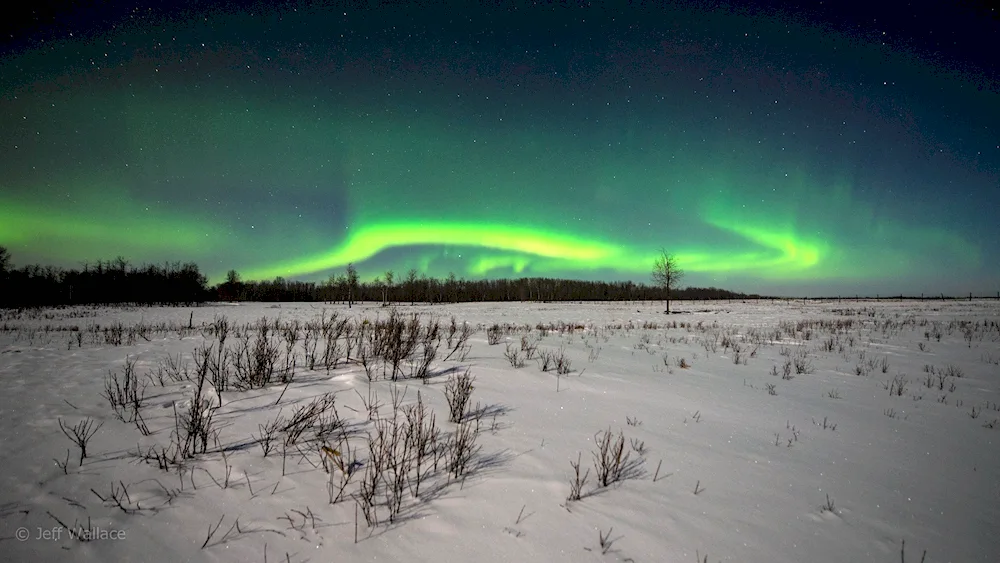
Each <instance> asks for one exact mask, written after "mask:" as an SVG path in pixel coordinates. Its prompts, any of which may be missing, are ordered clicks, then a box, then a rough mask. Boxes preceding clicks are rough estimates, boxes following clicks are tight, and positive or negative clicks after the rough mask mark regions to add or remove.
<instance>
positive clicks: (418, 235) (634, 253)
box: [244, 221, 825, 279]
mask: <svg viewBox="0 0 1000 563" xmlns="http://www.w3.org/2000/svg"><path fill="white" fill-rule="evenodd" d="M730 230H732V231H733V232H735V233H737V234H738V235H740V236H742V237H744V238H745V239H747V240H748V241H750V242H753V243H755V244H756V245H757V247H758V249H757V250H754V251H752V252H746V253H736V254H734V253H731V252H727V251H725V250H716V251H708V250H702V251H698V250H686V249H684V248H680V249H676V250H673V249H672V250H671V252H675V253H676V255H677V257H678V261H679V263H680V265H681V267H683V268H684V269H685V270H688V271H692V272H733V271H738V272H756V273H758V274H761V275H773V276H780V275H783V274H790V273H795V272H800V273H801V272H808V271H809V270H810V269H811V268H815V267H817V266H819V265H820V263H821V258H822V254H823V252H824V250H825V249H824V248H823V247H822V245H819V244H815V243H813V244H810V243H806V242H802V241H799V240H796V239H795V238H794V237H792V236H791V235H787V234H782V233H775V232H768V231H764V230H760V229H751V228H741V227H735V228H731V229H730ZM410 246H454V247H462V248H471V249H488V250H490V251H504V252H501V253H480V254H479V255H475V256H471V257H469V260H468V262H467V263H468V267H467V271H466V273H469V274H473V275H479V276H485V275H489V274H490V272H493V271H496V270H504V269H509V270H511V271H513V272H515V273H522V272H524V271H525V270H526V269H527V268H528V267H529V266H531V267H533V272H535V273H546V272H559V271H568V270H576V271H587V270H591V271H592V270H601V269H609V270H615V271H619V272H628V273H632V274H640V275H642V274H645V273H648V271H649V269H650V267H651V264H652V261H653V259H654V258H655V257H656V255H657V252H658V250H657V249H655V248H643V247H630V246H628V245H625V244H612V243H607V242H602V241H597V240H593V239H588V238H584V237H578V236H574V235H571V234H567V233H563V232H556V231H541V230H538V229H531V228H527V227H522V226H514V225H501V224H474V223H458V222H436V223H428V222H418V221H400V222H394V223H384V224H370V225H363V226H361V227H359V228H356V229H354V230H353V231H352V234H351V235H350V236H349V237H348V238H347V240H345V241H344V242H343V243H342V244H340V245H339V246H337V247H335V248H334V249H332V250H331V251H330V252H327V253H321V254H316V255H313V256H309V257H305V258H302V259H296V260H289V261H285V262H281V263H278V264H274V265H269V266H265V267H258V268H253V269H251V270H248V271H246V272H244V275H245V277H246V278H247V279H272V278H275V277H279V276H280V277H286V278H288V277H296V276H309V275H313V274H318V273H321V272H325V271H328V270H332V269H335V268H340V267H343V266H346V265H347V264H349V263H355V264H358V263H362V262H364V261H366V260H368V259H370V258H372V257H374V256H376V255H377V254H378V253H380V252H382V251H384V250H387V249H390V248H394V247H410Z"/></svg>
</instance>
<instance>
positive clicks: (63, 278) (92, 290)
mask: <svg viewBox="0 0 1000 563" xmlns="http://www.w3.org/2000/svg"><path fill="white" fill-rule="evenodd" d="M655 281H658V282H659V281H660V280H655ZM748 297H749V298H752V297H756V296H751V295H744V294H742V293H735V292H732V291H727V290H724V289H717V288H714V287H709V288H693V287H689V288H683V289H678V288H676V287H669V286H667V285H662V284H660V283H658V284H657V285H646V284H642V283H638V284H637V283H634V282H631V281H613V282H608V281H588V280H572V279H556V278H517V279H482V280H466V279H462V278H458V277H456V276H455V274H453V273H452V274H450V275H448V277H446V278H444V279H438V278H433V277H427V276H426V275H424V274H419V273H418V272H417V271H416V270H415V269H413V270H410V271H409V272H407V275H406V276H405V277H404V276H400V277H397V276H396V275H395V274H394V273H393V272H392V271H388V272H385V273H384V274H382V275H380V276H377V277H376V278H374V279H372V280H369V281H362V280H361V279H360V278H359V276H358V273H357V270H356V268H355V267H354V266H353V265H348V266H347V268H346V269H345V270H344V272H343V273H342V274H339V275H336V274H335V275H331V276H330V277H329V279H327V280H325V281H322V282H305V281H296V280H286V279H284V278H280V277H279V278H275V279H273V280H264V281H243V280H242V278H241V276H240V275H239V273H238V272H236V271H235V270H230V271H229V273H228V274H227V276H226V280H225V281H223V282H222V283H220V284H218V285H215V286H209V285H208V280H207V278H206V277H205V276H204V275H203V274H202V273H201V271H200V270H199V268H198V266H197V264H194V263H190V262H188V263H180V262H172V263H166V264H162V265H156V264H143V265H133V264H130V263H129V262H128V261H127V260H125V259H124V258H121V257H118V258H115V259H114V260H98V261H96V262H94V263H92V264H91V263H88V264H84V265H83V266H82V267H81V268H79V269H63V268H56V267H52V266H44V267H43V266H39V265H28V266H22V267H19V268H15V267H13V265H12V263H11V260H10V254H9V253H8V252H7V250H6V249H5V248H4V247H0V307H8V308H10V307H36V306H51V305H81V304H138V305H190V304H195V303H204V302H208V301H269V302H274V301H285V302H289V301H306V302H310V301H312V302H344V303H347V304H353V303H355V302H358V301H365V302H378V303H383V304H398V303H462V302H470V301H654V300H665V299H667V298H671V299H736V298H748Z"/></svg>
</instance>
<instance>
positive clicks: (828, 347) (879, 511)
mask: <svg viewBox="0 0 1000 563" xmlns="http://www.w3.org/2000/svg"><path fill="white" fill-rule="evenodd" d="M673 308H674V310H675V311H678V312H679V313H680V314H676V315H670V316H666V315H664V314H662V304H660V303H632V304H623V303H596V304H540V303H523V304H491V303H483V304H462V305H449V306H420V305H418V306H410V305H408V304H403V305H400V306H399V307H397V308H396V310H397V311H398V313H399V315H400V316H399V317H396V318H395V320H401V321H403V322H402V323H401V324H399V325H398V326H399V327H400V328H401V329H402V332H400V333H398V335H397V336H395V337H394V334H396V333H394V331H393V326H394V325H393V324H392V323H387V322H386V321H387V319H389V318H390V308H383V307H379V306H375V305H371V304H365V305H356V306H355V307H354V308H352V309H348V308H347V307H346V306H343V305H326V306H323V305H320V304H281V305H264V304H242V305H218V306H206V307H196V308H127V309H112V308H71V309H58V310H42V311H28V312H22V313H16V312H6V313H2V314H0V381H2V382H3V387H2V391H3V392H2V393H0V420H2V429H0V554H2V555H0V559H2V560H6V561H216V560H217V561H241V562H244V561H261V562H263V561H274V562H278V561H292V562H300V561H315V562H319V561H442V562H443V561H477V562H478V561H636V562H673V561H681V562H687V563H690V562H692V561H695V559H696V558H697V560H698V561H708V562H715V561H751V562H775V563H778V562H794V563H803V562H810V563H813V562H820V563H822V562H838V563H840V562H845V561H864V562H871V561H884V562H895V561H900V560H901V558H902V557H905V561H911V562H914V563H915V562H918V561H921V557H922V556H923V554H924V552H925V551H926V559H925V561H926V562H928V563H932V562H933V563H938V562H946V561H953V562H974V561H978V562H995V561H998V560H1000V535H998V531H1000V445H998V442H1000V304H998V302H996V301H972V302H870V301H842V302H836V301H831V302H802V301H794V302H777V303H772V302H746V303H744V302H717V303H695V302H681V303H675V304H674V306H673ZM414 313H416V314H418V315H419V318H418V320H419V325H418V326H417V325H413V326H409V322H410V321H409V319H410V317H411V315H412V314H414ZM262 317H266V319H268V321H267V324H268V326H269V327H270V330H269V331H268V333H267V335H266V336H265V337H264V339H263V341H260V344H261V346H258V341H259V340H260V330H259V319H261V318H262ZM452 317H454V319H455V320H456V325H455V326H456V333H455V334H454V335H452V336H451V337H449V333H450V326H451V322H452V321H451V319H452ZM331 319H333V321H331ZM344 319H346V320H347V321H348V322H347V323H343V324H341V325H339V329H340V330H342V331H343V332H341V333H340V335H339V337H338V334H337V332H336V331H337V330H338V322H339V321H341V320H344ZM363 319H367V320H368V322H364V321H363ZM224 320H227V321H228V322H229V324H230V325H231V328H230V331H229V333H228V336H227V339H226V340H225V345H224V349H225V350H226V352H225V353H224V354H222V356H221V361H220V356H219V354H218V350H219V344H218V341H219V339H218V335H219V325H221V324H225V323H224V322H223V321H224ZM435 321H438V322H439V323H440V329H439V330H440V332H439V333H438V334H437V335H436V336H435V335H434V334H431V335H429V336H428V334H427V331H428V329H429V328H432V327H433V323H434V322H435ZM463 323H468V324H469V326H470V327H472V328H474V329H475V332H474V333H472V334H471V336H470V337H469V339H468V341H467V343H465V344H462V343H461V342H460V338H461V332H462V325H463ZM494 324H496V325H497V326H496V327H495V328H493V330H492V331H491V330H489V329H490V328H491V327H493V325H494ZM324 325H325V326H324ZM359 327H362V328H359ZM359 331H361V337H360V338H359V337H358V334H359ZM348 335H350V336H348ZM490 335H492V336H493V337H495V338H498V339H499V343H498V344H495V345H491V344H490V343H489V341H488V339H489V337H490ZM522 339H523V344H522ZM289 340H292V345H291V351H290V352H291V353H290V355H289V343H288V342H289ZM411 341H412V343H413V344H414V346H413V350H412V351H411V352H412V353H410V354H406V352H407V350H406V346H407V343H409V342H411ZM449 341H450V344H449ZM393 342H395V343H396V346H393V344H392V343H393ZM385 343H388V344H385ZM508 344H509V346H508ZM207 345H210V346H212V348H211V350H208V351H207V352H205V347H206V346H207ZM265 345H267V346H265ZM348 345H350V346H351V349H350V351H349V352H348V351H347V349H346V348H347V346H348ZM268 346H272V348H271V349H270V351H269V350H268ZM328 346H329V348H330V353H329V354H327V353H326V349H327V348H328ZM532 347H535V350H534V353H533V354H532V359H524V356H526V355H527V354H528V352H527V351H525V350H523V348H528V349H530V348H532ZM198 350H202V352H198ZM241 350H242V352H244V353H242V354H241V353H240V351H241ZM379 350H382V352H381V353H380V352H379ZM393 350H402V352H403V353H402V354H397V356H400V357H398V358H396V360H397V361H398V371H397V372H396V375H397V377H396V380H395V381H393V380H392V377H391V375H392V373H393V366H392V363H393V357H392V356H393ZM425 352H426V353H428V354H429V353H431V352H436V353H435V354H434V359H433V361H431V362H430V363H429V367H428V371H427V373H426V375H427V378H426V381H424V380H422V379H419V378H414V377H412V375H413V374H414V373H415V372H418V371H419V370H420V365H419V364H420V361H421V359H422V358H423V357H424V354H425ZM348 354H349V356H350V359H347V358H345V357H344V356H346V355H348ZM449 355H450V357H448V356H449ZM508 355H509V356H511V358H507V357H505V356H508ZM545 355H548V356H551V357H552V359H553V362H552V363H553V365H552V366H551V369H549V370H548V371H542V369H541V366H540V364H541V357H542V356H545ZM446 357H448V358H447V359H446ZM559 357H563V358H564V360H565V362H564V364H563V366H562V367H563V371H566V372H567V373H563V374H559V373H557V370H556V367H555V366H556V364H557V360H558V358H559ZM205 358H207V361H205V360H204V359H205ZM268 358H272V359H274V360H275V364H274V366H273V373H271V374H270V377H271V381H270V382H269V383H266V384H264V383H263V381H265V380H266V379H267V376H268V374H267V373H266V372H267V369H268V368H269V367H270V366H269V365H268V361H269V360H268ZM522 359H523V361H524V365H523V366H522V367H514V365H512V364H514V363H518V362H519V361H521V360H522ZM202 363H204V365H205V369H204V371H205V373H206V377H207V379H206V381H205V382H204V384H203V386H202V393H201V399H202V401H201V406H200V407H199V406H198V405H197V404H195V405H194V406H192V399H193V396H194V395H195V393H196V391H197V388H198V381H197V380H198V377H197V373H198V365H199V364H202ZM129 365H131V368H128V366H129ZM261 365H264V368H261ZM220 366H221V367H220ZM328 366H329V367H328ZM366 366H367V372H368V373H366ZM682 366H684V367H682ZM129 373H131V374H134V376H135V382H136V383H137V384H138V387H137V388H135V391H136V393H135V394H136V395H137V400H138V401H139V408H138V413H137V412H136V409H135V406H134V405H133V404H130V401H129V399H128V397H129V396H130V390H129V389H122V390H121V391H120V392H121V394H122V398H123V399H124V400H125V403H126V404H124V405H121V406H120V407H119V409H118V413H119V414H120V416H117V415H116V412H115V410H114V409H113V407H112V404H111V401H109V399H108V398H107V397H106V396H105V395H108V394H110V395H111V396H112V398H113V399H115V398H117V396H118V393H119V390H117V389H115V388H114V387H115V381H117V383H118V385H119V386H125V385H126V382H127V381H129V378H128V377H127V376H128V375H129ZM466 373H468V374H469V375H471V376H472V377H474V381H473V382H472V385H473V390H472V395H471V402H470V405H469V406H468V407H467V409H466V410H465V411H463V412H464V414H462V419H463V421H464V422H462V423H461V424H458V423H454V422H449V402H448V401H447V400H446V389H448V388H449V385H451V386H452V387H454V386H455V385H456V384H458V383H459V382H460V379H461V376H463V375H464V374H466ZM185 374H186V375H185ZM241 374H242V375H241ZM383 374H384V375H383ZM222 378H225V379H226V382H225V385H226V387H225V388H224V389H223V390H222V391H221V393H217V392H216V391H215V390H214V387H213V386H212V381H213V379H214V380H215V381H216V383H218V384H219V385H223V384H222V383H221V379H222ZM289 378H290V383H287V384H286V383H283V382H282V380H283V379H285V380H288V379H289ZM241 379H242V384H241V383H240V381H241ZM370 379H371V380H374V381H370ZM449 381H451V383H450V384H449ZM108 385H110V386H111V389H108V388H107V386H108ZM261 385H263V387H261ZM237 386H239V387H253V388H251V389H248V390H237V389H235V388H234V387H237ZM327 394H330V395H327ZM418 394H419V395H418ZM220 395H221V399H220V397H219V396H220ZM418 396H419V398H420V402H421V403H422V404H423V405H424V407H425V412H424V417H423V424H410V421H411V420H413V419H415V418H417V417H418V415H419V410H418V409H417V407H416V404H417V401H418ZM220 402H221V406H219V404H220ZM309 408H312V409H313V411H312V412H311V413H310V411H309V410H308V409H309ZM191 413H195V414H194V418H195V420H194V422H195V423H197V422H199V421H200V422H203V423H205V424H204V425H203V426H205V427H206V428H205V434H204V436H205V438H206V441H205V442H200V441H199V440H196V439H193V440H192V441H191V442H190V443H188V444H187V446H185V444H184V442H185V441H186V440H185V439H186V438H187V435H188V433H189V431H188V430H187V429H186V428H185V425H191V422H192V419H191V416H192V414H191ZM431 413H433V415H434V416H435V420H434V421H433V423H432V422H431V420H430V414H431ZM310 414H311V415H313V416H310ZM199 417H202V418H200V419H199ZM209 417H210V418H209ZM88 418H90V419H91V422H92V426H91V427H90V430H92V431H94V432H93V436H92V438H91V439H90V440H89V443H88V444H87V457H86V458H85V459H83V461H82V465H81V464H80V448H79V447H78V445H76V444H74V443H73V441H71V439H70V438H68V437H67V435H66V434H65V433H64V432H63V431H62V430H61V429H60V422H61V423H62V424H63V425H64V426H66V427H67V432H68V433H69V434H70V435H72V433H73V430H72V428H71V427H73V426H75V425H77V424H78V423H81V422H83V423H86V422H87V419H88ZM98 425H99V426H98ZM142 426H145V428H146V430H147V431H148V435H145V434H146V433H147V432H144V431H143V429H142V428H141V427H142ZM269 427H270V429H269ZM82 431H83V432H84V433H87V429H82ZM394 432H395V434H394ZM605 432H608V434H605ZM267 435H270V436H271V440H270V443H269V446H270V448H269V450H270V451H268V453H267V455H265V453H264V449H265V446H267V445H268V444H266V443H265V442H267V440H266V439H264V438H263V436H267ZM408 437H409V438H408ZM620 437H621V439H622V442H623V444H622V445H623V448H622V454H621V457H620V458H619V457H618V456H617V455H616V452H615V448H614V446H615V445H616V442H617V441H618V440H619V438H620ZM192 438H198V436H197V435H195V436H193V437H192ZM602 438H608V439H609V442H610V444H609V445H610V446H611V451H609V452H608V455H607V456H606V457H605V461H606V462H607V464H608V465H610V467H609V468H608V469H610V471H609V474H608V475H607V480H608V481H611V482H610V484H609V485H608V486H599V483H598V475H597V473H598V472H597V468H596V467H595V456H597V454H599V449H600V448H599V444H598V442H599V441H600V440H601V439H602ZM202 446H204V447H202ZM372 447H374V448H376V450H378V451H379V452H381V453H379V454H378V455H377V456H374V455H373V454H372V453H371V448H372ZM183 450H187V452H186V454H187V455H184V454H185V452H184V451H183ZM202 450H205V451H202ZM626 455H627V456H628V457H627V459H626V457H625V456H626ZM376 457H377V459H376ZM597 457H599V456H597ZM578 459H579V460H580V474H581V477H583V476H584V475H586V476H587V479H586V482H585V483H583V485H582V488H581V489H580V493H581V498H580V499H579V500H568V497H569V496H570V493H571V480H572V478H573V477H574V470H573V467H572V464H571V462H573V463H575V462H576V461H577V460H578ZM619 463H620V465H619V466H618V467H617V469H618V472H617V473H616V467H615V465H616V464H619ZM588 472H589V474H588ZM418 474H419V475H420V476H419V477H418ZM616 478H617V479H616ZM341 489H342V490H341ZM331 500H333V501H335V502H331ZM366 512H367V514H368V518H367V519H366ZM368 520H371V523H370V524H369V521H368ZM62 526H65V527H68V528H70V529H72V532H73V533H70V531H67V530H65V529H60V528H61V527H62ZM85 530H89V532H88V533H89V534H90V536H93V537H91V538H88V537H86V536H85V535H84V534H82V531H85ZM22 534H23V535H25V536H24V537H22ZM74 535H75V537H74ZM85 539H90V540H91V541H83V540H85ZM904 540H905V553H904V552H901V548H903V543H902V542H903V541H904Z"/></svg>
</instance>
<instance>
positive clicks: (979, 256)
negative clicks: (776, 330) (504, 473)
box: [0, 2, 1000, 295]
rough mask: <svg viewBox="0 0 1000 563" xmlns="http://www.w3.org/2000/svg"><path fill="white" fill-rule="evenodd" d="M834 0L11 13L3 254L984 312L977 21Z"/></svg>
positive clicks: (988, 149)
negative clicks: (675, 286) (976, 297)
mask: <svg viewBox="0 0 1000 563" xmlns="http://www.w3.org/2000/svg"><path fill="white" fill-rule="evenodd" d="M830 3H831V2H827V3H821V2H807V3H803V4H802V5H799V6H796V7H795V8H780V9H779V8H777V7H776V6H781V4H775V5H768V4H755V5H753V6H751V7H745V6H744V7H739V8H736V7H733V5H728V4H724V3H718V2H704V3H685V4H680V5H676V6H674V7H671V8H663V7H644V8H628V7H625V5H624V4H622V3H608V4H602V3H593V4H588V5H586V6H583V5H581V4H579V3H575V2H566V3H563V4H560V5H549V6H544V7H528V5H527V4H522V3H517V6H518V8H516V9H515V8H511V7H508V6H506V5H505V6H504V7H501V8H495V7H494V8H485V7H472V5H471V3H452V4H441V3H430V2H421V3H419V5H420V6H421V7H420V8H411V7H404V8H400V7H382V8H374V7H373V8H365V9H360V8H359V7H357V6H346V5H343V4H325V5H320V4H312V3H294V4H293V3H281V4H274V3H271V4H259V5H251V4H231V5H228V6H223V5H221V4H213V3H207V2H199V3H188V4H167V3H162V4H161V3H152V4H150V5H149V6H145V5H142V4H138V5H137V4H134V3H133V4H130V5H127V6H126V5H124V4H116V3H113V2H112V3H94V2H74V3H65V4H58V3H57V4H48V5H46V4H37V6H36V10H35V12H34V13H33V14H28V15H24V14H22V15H20V16H18V17H16V18H7V19H6V20H5V21H4V22H3V23H2V29H0V31H2V34H0V245H5V246H7V247H8V249H9V250H10V252H11V256H12V259H13V262H14V264H15V265H24V264H28V263H40V264H44V265H57V266H62V267H74V268H79V267H80V266H81V265H82V264H83V263H84V262H87V261H89V262H90V263H93V261H95V260H97V259H110V258H114V257H116V256H118V255H122V256H124V257H125V258H127V259H128V260H130V261H131V262H132V263H134V264H141V263H150V262H152V263H162V262H164V261H175V260H180V261H194V262H196V263H198V264H199V266H200V267H201V269H202V271H203V272H204V273H206V274H208V275H209V277H210V279H211V281H212V282H219V281H222V278H223V277H224V275H225V272H226V271H227V270H229V269H236V270H238V271H239V272H240V274H241V275H242V277H243V278H244V279H272V278H274V277H276V276H282V277H284V278H286V279H302V280H322V279H326V278H327V277H328V276H329V275H330V274H331V273H336V274H340V273H343V271H344V268H345V266H346V265H347V264H348V263H349V262H353V263H355V264H356V265H357V266H358V270H359V272H360V273H361V275H362V277H363V278H367V279H370V278H372V277H374V276H375V275H378V274H381V273H382V272H384V271H385V270H387V269H392V270H394V271H395V272H396V274H397V276H402V275H404V274H405V272H406V271H407V270H409V269H410V268H416V269H417V270H418V271H419V272H421V273H426V274H427V275H430V276H437V277H444V276H447V275H448V273H449V272H454V273H455V275H456V276H458V277H464V278H467V279H480V278H484V277H485V278H499V277H525V276H528V277H533V276H545V277H565V278H575V279H604V280H624V279H631V280H634V281H637V282H647V283H648V282H649V281H650V278H649V273H650V269H651V267H652V263H653V258H654V257H655V255H656V254H657V251H658V249H659V248H660V247H663V248H666V249H667V250H668V251H670V252H672V253H674V254H675V255H676V256H677V258H678V260H679V262H680V265H681V266H682V268H683V269H684V270H685V271H686V272H687V277H686V278H685V280H684V281H685V284H686V285H695V286H717V287H725V288H727V289H732V290H738V291H745V292H759V293H767V294H785V295H837V294H844V295H848V294H850V295H854V294H856V293H858V294H862V295H864V294H870V295H874V294H876V293H881V294H882V295H886V294H889V293H891V294H899V293H916V294H919V293H921V292H926V293H933V294H936V293H939V292H944V293H960V294H966V293H968V292H974V293H977V294H983V293H985V294H988V295H993V294H994V293H995V292H996V291H997V290H998V289H1000V220H998V215H1000V70H998V60H1000V56H997V55H995V52H996V51H997V50H998V49H1000V31H998V30H1000V16H998V13H997V12H995V11H991V10H990V8H988V7H981V6H979V5H977V4H975V3H933V2H931V3H927V2H916V3H915V4H917V6H915V7H914V6H911V7H901V8H900V7H893V8H892V9H888V8H880V7H877V5H880V4H882V3H879V2H869V3H867V4H858V3H853V2H852V3H842V2H832V4H835V5H836V7H830V6H827V5H826V4H830ZM400 4H402V5H404V6H409V5H410V4H409V3H406V2H403V3H400ZM657 4H658V3H657ZM888 4H902V3H888ZM237 5H238V6H241V7H238V8H234V7H233V6H237ZM372 5H373V6H374V5H375V4H374V3H373V4H372ZM512 5H513V4H512ZM873 5H875V6H876V7H874V8H872V6H873ZM27 6H28V4H25V8H24V9H27ZM5 17H6V16H5ZM991 53H993V54H991Z"/></svg>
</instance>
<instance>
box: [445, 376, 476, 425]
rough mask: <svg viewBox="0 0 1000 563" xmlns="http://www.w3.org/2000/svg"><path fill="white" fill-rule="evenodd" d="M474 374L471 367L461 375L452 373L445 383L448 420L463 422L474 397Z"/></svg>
mask: <svg viewBox="0 0 1000 563" xmlns="http://www.w3.org/2000/svg"><path fill="white" fill-rule="evenodd" d="M474 380H475V377H473V376H472V374H471V372H470V370H469V369H466V370H465V372H463V373H462V374H460V375H454V374H452V375H451V376H450V377H449V378H448V382H447V383H446V384H445V388H444V396H445V399H447V400H448V421H449V422H461V421H462V418H463V417H464V416H465V413H466V411H467V410H468V408H469V401H470V400H471V399H472V390H473V389H474V387H473V385H472V382H473V381H474Z"/></svg>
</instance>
